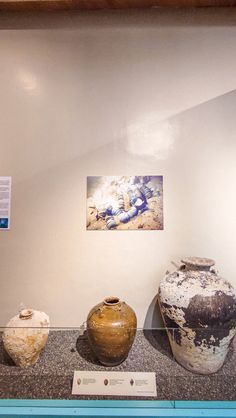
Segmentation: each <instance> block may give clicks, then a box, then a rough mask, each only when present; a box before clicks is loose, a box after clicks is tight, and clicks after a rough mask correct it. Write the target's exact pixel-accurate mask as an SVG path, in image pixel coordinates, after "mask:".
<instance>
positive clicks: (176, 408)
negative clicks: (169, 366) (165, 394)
mask: <svg viewBox="0 0 236 418" xmlns="http://www.w3.org/2000/svg"><path fill="white" fill-rule="evenodd" d="M0 417H4V418H29V417H34V418H55V417H60V418H72V417H84V418H90V417H91V418H93V417H96V418H107V417H120V418H129V417H130V418H131V417H132V418H135V417H137V418H146V417H149V418H162V417H163V418H172V417H179V418H204V417H209V418H235V417H236V401H232V402H230V401H225V402H224V401H220V402H215V401H204V402H200V401H132V400H131V401H116V400H107V401H106V400H105V401H104V400H88V401H83V400H81V401H80V400H75V401H71V400H68V401H67V400H29V399H28V400H14V399H2V400H0Z"/></svg>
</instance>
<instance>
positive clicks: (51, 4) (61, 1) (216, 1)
mask: <svg viewBox="0 0 236 418" xmlns="http://www.w3.org/2000/svg"><path fill="white" fill-rule="evenodd" d="M221 6H223V7H228V6H236V0H3V1H2V0H0V10H69V9H77V10H96V9H125V8H152V7H221Z"/></svg>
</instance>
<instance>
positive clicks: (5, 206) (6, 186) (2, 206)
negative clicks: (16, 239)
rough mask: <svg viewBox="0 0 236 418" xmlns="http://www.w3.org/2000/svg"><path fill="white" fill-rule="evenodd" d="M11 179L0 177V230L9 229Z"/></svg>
mask: <svg viewBox="0 0 236 418" xmlns="http://www.w3.org/2000/svg"><path fill="white" fill-rule="evenodd" d="M10 210H11V177H0V230H7V229H10Z"/></svg>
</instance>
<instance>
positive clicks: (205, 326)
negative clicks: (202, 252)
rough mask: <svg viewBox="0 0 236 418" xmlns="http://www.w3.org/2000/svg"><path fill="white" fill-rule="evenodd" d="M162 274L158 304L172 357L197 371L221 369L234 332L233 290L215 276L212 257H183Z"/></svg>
mask: <svg viewBox="0 0 236 418" xmlns="http://www.w3.org/2000/svg"><path fill="white" fill-rule="evenodd" d="M182 263H183V264H182V265H181V266H180V268H179V270H177V271H175V272H173V273H166V275H165V277H164V278H163V279H162V280H161V282H160V286H159V297H158V300H159V304H160V308H161V312H162V316H163V319H164V323H165V326H166V328H167V333H168V337H169V341H170V345H171V348H172V352H173V354H174V357H175V358H176V360H177V361H178V362H179V363H180V364H181V365H182V366H183V367H185V368H186V369H188V370H191V371H192V372H196V373H201V374H210V373H215V372H217V370H219V369H220V368H221V366H222V365H223V363H224V360H225V358H226V355H227V353H228V349H229V345H230V343H231V342H232V340H233V338H234V336H235V333H236V293H235V290H234V289H233V287H232V286H231V284H230V283H229V282H228V281H226V280H225V279H223V278H222V277H220V276H218V274H217V273H216V271H215V269H214V268H213V265H214V264H215V262H214V260H211V259H208V258H199V257H187V258H184V259H183V260H182Z"/></svg>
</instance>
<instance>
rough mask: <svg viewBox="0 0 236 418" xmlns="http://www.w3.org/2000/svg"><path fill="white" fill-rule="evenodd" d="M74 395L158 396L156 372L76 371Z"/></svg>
mask: <svg viewBox="0 0 236 418" xmlns="http://www.w3.org/2000/svg"><path fill="white" fill-rule="evenodd" d="M72 395H112V396H146V397H148V396H150V397H153V396H157V389H156V376H155V373H143V372H140V373H139V372H109V371H108V372H107V371H104V372H84V371H75V372H74V380H73V387H72Z"/></svg>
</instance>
